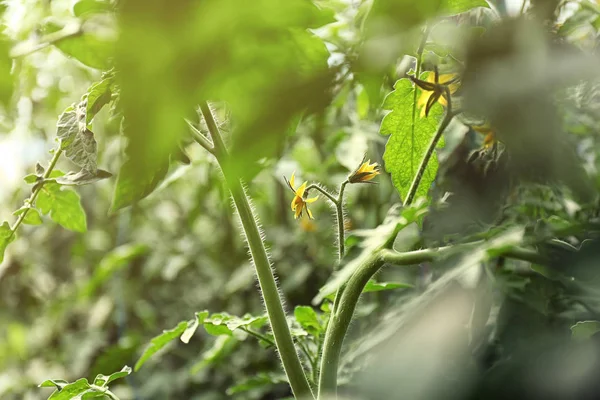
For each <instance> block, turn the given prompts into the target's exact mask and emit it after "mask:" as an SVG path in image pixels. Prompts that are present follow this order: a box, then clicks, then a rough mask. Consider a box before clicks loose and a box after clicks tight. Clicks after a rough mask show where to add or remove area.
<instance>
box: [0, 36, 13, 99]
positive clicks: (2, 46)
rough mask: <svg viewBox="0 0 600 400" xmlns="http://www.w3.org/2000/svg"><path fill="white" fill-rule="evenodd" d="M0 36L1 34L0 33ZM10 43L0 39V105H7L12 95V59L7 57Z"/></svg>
mask: <svg viewBox="0 0 600 400" xmlns="http://www.w3.org/2000/svg"><path fill="white" fill-rule="evenodd" d="M0 34H1V33H0ZM9 51H10V43H9V42H8V41H7V40H5V39H4V38H3V37H0V104H3V105H4V106H6V105H8V103H9V101H10V99H11V97H12V94H13V76H12V75H11V73H10V71H11V69H12V58H11V57H9V55H8V53H9Z"/></svg>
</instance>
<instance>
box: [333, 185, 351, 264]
mask: <svg viewBox="0 0 600 400" xmlns="http://www.w3.org/2000/svg"><path fill="white" fill-rule="evenodd" d="M347 184H348V180H347V179H346V180H345V181H344V182H342V184H341V185H340V191H339V192H338V198H337V201H336V203H335V215H336V217H337V222H338V258H339V260H340V261H342V258H344V242H345V241H346V234H345V230H344V189H346V185H347Z"/></svg>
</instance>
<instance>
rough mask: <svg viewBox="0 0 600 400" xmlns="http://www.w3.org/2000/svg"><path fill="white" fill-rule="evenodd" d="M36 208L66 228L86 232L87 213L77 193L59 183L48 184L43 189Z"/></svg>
mask: <svg viewBox="0 0 600 400" xmlns="http://www.w3.org/2000/svg"><path fill="white" fill-rule="evenodd" d="M36 206H37V207H38V208H39V210H40V211H41V212H42V214H44V215H50V218H52V220H53V221H54V222H56V223H58V224H60V225H62V226H63V227H64V228H66V229H69V230H72V231H75V232H85V231H86V230H87V221H86V216H85V211H84V210H83V207H82V206H81V203H80V199H79V194H77V192H75V191H73V190H71V189H67V188H62V187H61V186H60V185H59V184H58V183H55V182H47V183H46V184H44V186H43V187H42V190H41V191H40V193H39V195H38V197H37V200H36Z"/></svg>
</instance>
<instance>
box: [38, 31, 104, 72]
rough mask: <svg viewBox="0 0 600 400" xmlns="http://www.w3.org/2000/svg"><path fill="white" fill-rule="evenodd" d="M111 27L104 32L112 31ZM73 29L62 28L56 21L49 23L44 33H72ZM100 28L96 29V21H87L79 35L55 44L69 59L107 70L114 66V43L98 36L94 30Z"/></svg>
mask: <svg viewBox="0 0 600 400" xmlns="http://www.w3.org/2000/svg"><path fill="white" fill-rule="evenodd" d="M110 28H111V27H110V26H109V27H102V28H101V29H102V30H106V29H110ZM72 29H73V28H72V27H70V26H66V27H64V26H62V25H61V24H59V23H56V22H54V21H48V22H47V23H46V24H45V25H44V29H43V30H44V33H47V34H51V33H55V32H62V31H65V33H71V32H72ZM96 29H98V30H99V28H97V27H94V21H86V23H85V24H84V25H83V27H82V28H81V30H80V32H79V33H78V34H71V35H70V36H68V37H66V38H64V39H62V40H58V41H55V42H54V43H53V44H54V46H55V47H56V48H58V49H59V50H60V51H61V52H63V53H64V54H65V55H67V56H68V57H72V58H74V59H75V60H77V61H79V62H81V63H82V64H84V65H87V66H88V67H92V68H96V69H101V70H107V69H109V68H110V67H111V66H112V58H113V57H114V41H113V39H112V38H111V37H105V35H97V34H95V33H94V30H96Z"/></svg>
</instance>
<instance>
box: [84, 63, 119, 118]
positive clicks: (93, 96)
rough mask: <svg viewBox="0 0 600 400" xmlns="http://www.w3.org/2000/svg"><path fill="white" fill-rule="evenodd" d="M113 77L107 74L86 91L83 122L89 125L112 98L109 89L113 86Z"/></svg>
mask: <svg viewBox="0 0 600 400" xmlns="http://www.w3.org/2000/svg"><path fill="white" fill-rule="evenodd" d="M113 81H114V75H112V74H109V75H108V76H107V77H105V78H104V79H102V80H101V81H99V82H96V83H94V84H93V85H92V86H90V88H89V89H88V91H87V93H86V95H85V99H86V109H85V111H86V113H85V122H86V124H87V125H89V124H90V123H91V122H92V120H93V119H94V117H95V116H96V114H97V113H98V112H99V111H100V110H101V109H102V107H104V106H105V105H106V104H108V103H109V102H110V100H111V98H112V91H111V87H112V85H113Z"/></svg>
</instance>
